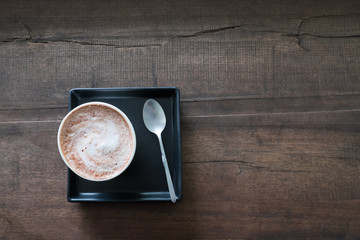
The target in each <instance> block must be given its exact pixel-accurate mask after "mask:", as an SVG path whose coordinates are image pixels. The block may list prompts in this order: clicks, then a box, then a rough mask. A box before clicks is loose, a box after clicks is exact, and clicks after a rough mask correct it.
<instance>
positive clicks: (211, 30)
mask: <svg viewBox="0 0 360 240" xmlns="http://www.w3.org/2000/svg"><path fill="white" fill-rule="evenodd" d="M247 25H248V24H242V25H233V26H227V27H221V28H214V29H208V30H203V31H199V32H196V33H193V34H188V35H177V36H174V37H172V38H170V39H171V40H172V39H178V38H192V37H199V36H202V35H205V34H213V33H218V32H223V31H227V30H233V29H237V28H241V27H244V26H247Z"/></svg>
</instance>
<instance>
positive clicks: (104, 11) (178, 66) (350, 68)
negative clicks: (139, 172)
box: [0, 0, 360, 239]
mask: <svg viewBox="0 0 360 240" xmlns="http://www.w3.org/2000/svg"><path fill="white" fill-rule="evenodd" d="M359 20H360V4H359V2H358V1H317V2H313V1H271V2H270V1H262V0H258V1H246V0H241V1H226V2H217V1H212V0H211V1H196V2H191V1H182V2H179V1H158V0H157V1H140V0H136V1H101V2H99V1H91V0H82V1H77V2H73V1H67V0H65V1H61V2H60V1H42V0H35V1H30V2H29V1H22V0H16V1H7V2H4V3H2V7H1V8H0V90H1V94H0V155H1V161H0V193H1V195H0V238H1V239H169V238H171V239H358V238H359V237H360V217H359V216H360V214H359V213H360V208H359V203H360V187H359V186H360V178H359V174H360V167H359V166H360V165H359V155H360V147H359V146H360V101H359V100H360V81H359V79H360V68H359V66H360V57H359V56H360V40H359V39H360V25H359V22H360V21H359ZM156 86H177V87H179V88H180V91H181V108H180V111H181V126H182V156H183V169H182V170H183V199H182V200H181V201H180V202H178V203H176V204H175V205H173V204H171V203H170V202H169V203H166V202H165V203H164V202H162V203H158V202H153V203H145V204H144V203H127V204H110V203H84V204H71V203H68V202H67V201H66V167H65V165H64V164H63V162H62V160H61V158H60V155H59V154H58V149H57V145H56V133H57V129H58V126H59V124H60V121H61V119H62V117H63V116H65V114H66V112H67V103H68V91H69V89H71V88H74V87H156Z"/></svg>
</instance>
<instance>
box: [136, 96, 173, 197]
mask: <svg viewBox="0 0 360 240" xmlns="http://www.w3.org/2000/svg"><path fill="white" fill-rule="evenodd" d="M143 119H144V123H145V126H146V127H147V129H149V131H150V132H152V133H155V134H156V136H157V137H158V139H159V143H160V150H161V158H162V162H163V165H164V168H165V174H166V180H167V184H168V187H169V192H170V198H171V201H172V202H173V203H174V202H176V196H175V191H174V186H173V183H172V180H171V175H170V171H169V166H168V163H167V159H166V155H165V151H164V146H163V142H162V139H161V133H162V131H163V130H164V128H165V125H166V117H165V113H164V110H163V109H162V107H161V105H160V104H159V103H158V102H157V101H155V100H154V99H149V100H147V101H146V102H145V104H144V108H143Z"/></svg>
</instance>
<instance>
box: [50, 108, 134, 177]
mask: <svg viewBox="0 0 360 240" xmlns="http://www.w3.org/2000/svg"><path fill="white" fill-rule="evenodd" d="M89 105H101V106H105V107H108V108H111V109H112V110H114V111H116V112H118V113H119V114H120V115H121V116H122V117H123V118H124V119H125V122H126V123H127V124H128V126H129V129H130V133H131V137H132V139H133V147H132V151H131V154H130V157H129V160H128V162H127V163H126V165H125V166H124V167H123V168H122V169H121V171H119V172H117V174H115V175H112V176H111V177H108V178H105V179H92V178H88V177H85V176H82V175H80V174H79V173H78V172H77V171H76V170H75V169H73V168H72V167H71V166H70V165H69V163H68V162H67V160H66V157H65V155H64V154H63V152H62V150H61V144H60V133H61V131H62V128H63V125H64V123H65V121H66V119H67V118H69V116H70V115H71V114H72V113H73V112H75V111H77V110H78V109H80V108H83V107H86V106H89ZM57 145H58V150H59V153H60V156H61V158H62V160H63V162H64V163H65V164H66V166H67V167H68V168H69V169H70V170H71V171H72V172H73V173H75V174H76V175H77V176H79V177H81V178H83V179H86V180H89V181H93V182H104V181H108V180H111V179H114V178H116V177H118V176H119V175H121V174H122V173H123V172H124V171H125V170H126V169H127V168H128V167H129V165H130V164H131V162H132V161H133V159H134V156H135V152H136V134H135V130H134V127H133V125H132V123H131V121H130V120H129V118H128V117H127V115H126V114H125V113H124V112H123V111H121V110H120V109H119V108H118V107H116V106H114V105H112V104H109V103H105V102H100V101H92V102H87V103H83V104H81V105H79V106H77V107H75V108H74V109H72V110H71V111H70V112H68V113H67V114H66V115H65V117H64V118H63V119H62V120H61V123H60V126H59V129H58V133H57Z"/></svg>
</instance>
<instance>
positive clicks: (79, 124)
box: [58, 102, 136, 181]
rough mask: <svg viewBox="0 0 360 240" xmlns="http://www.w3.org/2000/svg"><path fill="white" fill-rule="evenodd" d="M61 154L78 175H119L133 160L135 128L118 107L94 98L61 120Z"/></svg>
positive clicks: (96, 178) (100, 177) (95, 177)
mask: <svg viewBox="0 0 360 240" xmlns="http://www.w3.org/2000/svg"><path fill="white" fill-rule="evenodd" d="M58 146H59V150H60V154H61V156H62V158H63V159H64V161H65V163H66V164H67V166H68V167H69V168H70V169H71V170H72V171H73V172H75V173H76V174H77V175H79V176H81V177H83V178H85V179H88V180H93V181H103V180H108V179H112V178H114V177H116V176H117V175H119V174H120V173H121V172H123V171H124V170H125V169H126V168H127V166H128V165H129V164H130V162H131V160H132V158H133V156H134V153H135V147H136V139H135V132H134V129H133V127H132V125H131V123H130V121H129V120H128V118H127V117H126V115H125V114H123V113H122V112H121V111H120V110H119V109H117V108H116V107H114V106H112V105H110V104H105V103H100V102H92V103H87V104H83V105H80V106H79V107H77V108H75V109H74V110H72V111H71V112H70V113H69V114H68V115H66V117H65V118H64V120H63V121H62V123H61V124H60V128H59V133H58Z"/></svg>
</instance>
